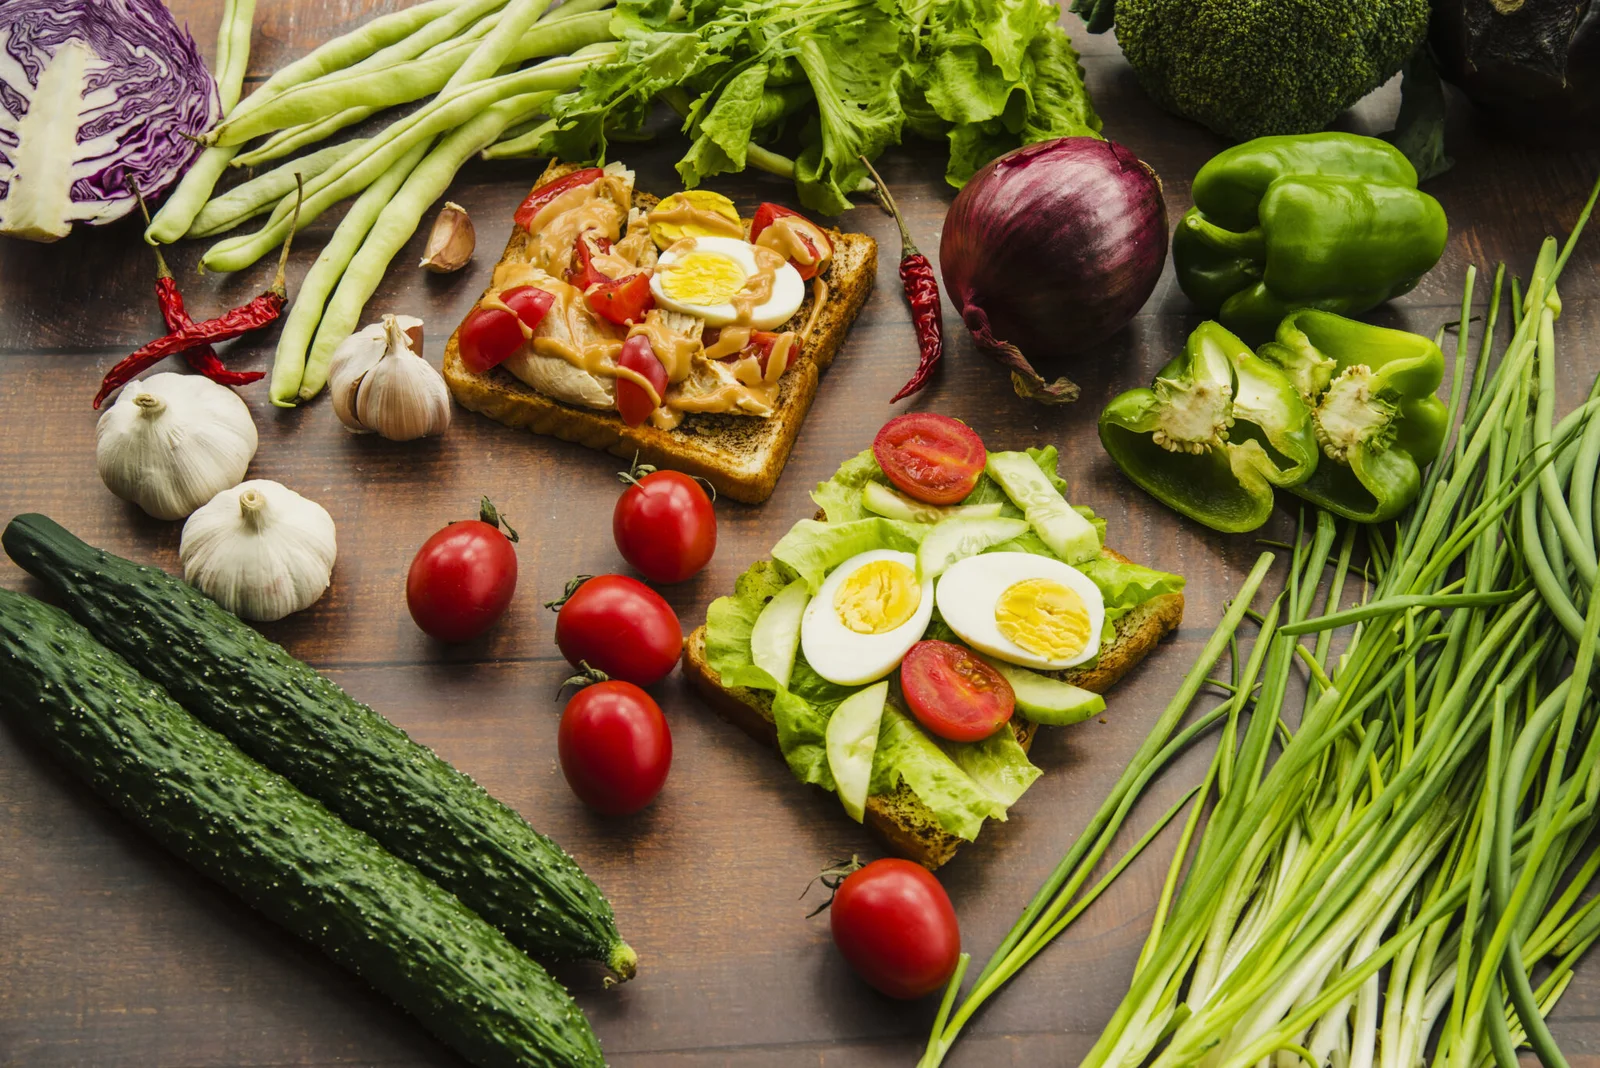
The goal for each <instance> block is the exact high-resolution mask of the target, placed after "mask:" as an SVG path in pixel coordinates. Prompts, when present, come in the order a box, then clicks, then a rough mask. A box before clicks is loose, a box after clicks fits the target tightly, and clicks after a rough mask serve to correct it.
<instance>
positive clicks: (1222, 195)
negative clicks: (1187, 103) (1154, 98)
mask: <svg viewBox="0 0 1600 1068" xmlns="http://www.w3.org/2000/svg"><path fill="white" fill-rule="evenodd" d="M1447 231H1448V228H1447V225H1446V223H1445V217H1444V209H1442V208H1441V207H1440V206H1439V202H1438V201H1437V200H1435V199H1433V198H1432V197H1431V196H1429V195H1428V194H1426V193H1423V192H1420V191H1419V190H1418V189H1417V172H1416V171H1415V169H1413V168H1412V166H1411V164H1410V163H1409V162H1408V161H1407V160H1406V158H1405V156H1403V155H1401V154H1400V152H1399V151H1398V150H1397V149H1396V148H1395V147H1394V146H1393V145H1390V144H1388V143H1387V142H1384V141H1379V140H1377V139H1376V138H1372V137H1360V136H1358V135H1356V134H1346V133H1317V134H1305V135H1299V136H1282V137H1258V138H1256V139H1255V140H1254V141H1246V142H1245V143H1244V144H1242V145H1236V146H1235V147H1233V148H1230V149H1228V150H1227V151H1225V152H1223V153H1221V154H1220V155H1217V156H1216V157H1214V158H1213V159H1212V160H1211V161H1210V162H1208V163H1207V164H1206V165H1205V166H1203V167H1201V168H1200V173H1199V174H1197V175H1196V176H1195V180H1194V207H1192V208H1190V209H1189V210H1188V211H1187V212H1185V213H1184V216H1183V218H1182V219H1181V220H1180V221H1179V223H1178V228H1177V232H1176V233H1174V234H1173V238H1172V260H1173V264H1174V266H1175V267H1176V268H1177V273H1178V285H1179V286H1180V287H1181V288H1182V289H1183V291H1184V293H1185V294H1187V295H1188V297H1189V299H1190V300H1192V301H1194V302H1195V304H1197V305H1199V307H1200V310H1201V311H1202V312H1204V313H1205V314H1207V315H1209V316H1213V317H1215V318H1216V319H1218V320H1220V321H1221V322H1222V323H1223V325H1225V326H1227V327H1228V328H1229V329H1231V330H1234V331H1235V332H1237V333H1238V334H1240V335H1241V336H1243V337H1245V338H1247V339H1249V340H1251V341H1257V342H1259V341H1263V340H1266V339H1267V338H1269V337H1271V335H1272V331H1273V330H1274V329H1275V328H1276V327H1277V325H1278V323H1279V322H1281V321H1282V320H1283V317H1284V316H1285V315H1287V314H1288V313H1289V312H1291V311H1294V310H1296V309H1298V308H1321V309H1323V310H1324V311H1331V312H1338V313H1340V314H1343V315H1357V314H1360V313H1361V312H1364V311H1368V310H1370V309H1372V308H1375V307H1377V306H1378V305H1379V304H1382V303H1383V302H1384V301H1386V300H1389V299H1390V298H1392V297H1397V296H1399V295H1401V294H1402V293H1405V292H1407V291H1409V290H1410V289H1411V288H1412V287H1413V286H1415V285H1416V284H1417V282H1418V280H1419V279H1421V277H1422V276H1423V275H1424V274H1426V273H1427V272H1428V271H1429V269H1431V268H1432V267H1433V265H1434V264H1436V263H1438V262H1439V257H1440V256H1441V255H1442V254H1443V253H1444V245H1445V237H1446V235H1447Z"/></svg>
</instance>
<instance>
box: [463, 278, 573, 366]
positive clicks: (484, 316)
mask: <svg viewBox="0 0 1600 1068" xmlns="http://www.w3.org/2000/svg"><path fill="white" fill-rule="evenodd" d="M555 301H556V298H555V294H554V293H550V292H548V291H547V290H543V289H540V288H539V287H538V286H516V287H514V288H512V289H508V290H506V291H505V292H503V293H501V294H500V303H501V304H504V305H505V306H506V307H507V308H510V309H511V312H515V313H516V314H515V315H512V314H511V312H507V311H505V310H504V309H503V308H482V307H480V308H474V309H473V310H472V314H470V315H468V316H467V321H466V322H464V323H462V324H461V334H460V336H459V337H458V338H457V339H456V344H457V347H458V348H459V349H460V352H461V362H462V363H464V364H466V365H467V368H468V369H469V370H472V371H477V372H479V373H480V374H481V373H483V372H484V371H487V370H488V369H489V368H491V367H494V366H496V365H497V364H501V363H504V362H505V361H506V360H507V359H508V358H510V356H511V354H512V353H513V352H516V351H517V349H519V348H521V347H522V343H523V341H525V340H526V338H524V336H523V333H522V327H521V326H519V325H517V320H518V319H520V320H522V323H523V325H525V326H527V328H528V329H529V330H537V329H538V328H539V324H540V323H542V322H544V317H545V316H546V315H548V314H549V313H550V308H551V306H552V305H553V304H555Z"/></svg>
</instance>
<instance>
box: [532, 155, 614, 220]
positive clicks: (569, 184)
mask: <svg viewBox="0 0 1600 1068" xmlns="http://www.w3.org/2000/svg"><path fill="white" fill-rule="evenodd" d="M604 175H605V172H604V171H602V170H601V169H600V168H599V167H584V168H583V169H582V170H576V171H573V172H572V173H571V174H568V175H563V176H562V177H560V178H557V179H556V180H555V181H553V182H546V183H545V184H544V185H541V186H540V187H539V188H537V189H535V190H534V191H533V192H531V193H529V194H528V198H527V199H526V200H524V201H523V202H522V204H521V205H520V206H519V207H518V208H517V212H516V214H515V215H513V216H512V218H513V219H515V220H516V223H517V225H518V226H520V227H522V228H523V229H524V230H526V229H527V228H528V227H529V226H531V225H532V224H533V220H534V218H535V217H536V216H537V215H538V214H539V212H540V211H541V210H542V209H543V208H544V206H545V205H546V204H548V203H550V202H551V201H552V200H554V199H555V198H556V197H558V196H560V195H561V194H562V193H565V192H566V191H567V190H569V189H577V188H578V187H579V186H583V185H589V184H590V183H591V182H596V181H598V180H599V179H600V178H601V177H603V176H604Z"/></svg>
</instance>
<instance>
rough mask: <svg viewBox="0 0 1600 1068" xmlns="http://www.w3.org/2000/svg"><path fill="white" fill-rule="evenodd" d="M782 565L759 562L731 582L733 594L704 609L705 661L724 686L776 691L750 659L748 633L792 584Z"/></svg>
mask: <svg viewBox="0 0 1600 1068" xmlns="http://www.w3.org/2000/svg"><path fill="white" fill-rule="evenodd" d="M793 579H794V576H793V575H792V574H790V573H788V572H786V571H785V569H784V567H783V565H782V564H780V563H777V562H776V561H773V560H761V561H758V562H757V563H756V564H754V565H752V566H751V568H750V569H749V570H748V571H746V572H745V573H744V574H742V575H740V576H739V580H738V581H737V582H736V583H734V587H733V595H732V596H730V597H719V598H717V599H716V600H715V601H712V602H711V606H710V607H709V608H707V609H706V662H707V663H708V664H710V665H711V669H712V670H713V671H715V672H716V673H717V675H718V676H719V677H721V679H722V682H723V684H724V685H726V686H750V687H754V688H756V689H761V690H776V689H777V688H778V687H777V683H776V682H775V681H774V680H773V678H772V676H771V675H768V674H767V673H766V672H765V671H762V670H761V669H760V668H758V667H756V665H755V662H754V661H753V660H751V658H750V632H751V631H753V630H754V629H755V625H756V618H757V617H758V616H760V615H761V610H762V609H763V608H765V607H766V606H767V602H768V601H770V600H772V598H773V597H775V596H776V595H777V593H778V591H779V590H781V589H783V588H784V587H785V586H787V585H788V584H789V583H790V582H791V581H793Z"/></svg>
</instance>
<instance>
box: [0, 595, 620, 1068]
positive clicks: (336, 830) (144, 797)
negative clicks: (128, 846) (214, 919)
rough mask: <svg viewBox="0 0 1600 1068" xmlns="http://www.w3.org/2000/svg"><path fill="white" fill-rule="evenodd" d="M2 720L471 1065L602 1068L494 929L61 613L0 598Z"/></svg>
mask: <svg viewBox="0 0 1600 1068" xmlns="http://www.w3.org/2000/svg"><path fill="white" fill-rule="evenodd" d="M0 709H4V710H5V712H6V713H7V715H8V716H9V718H10V719H12V720H13V721H14V722H16V723H17V724H18V725H20V726H21V727H22V728H24V729H25V730H27V731H28V732H29V733H31V734H33V735H35V736H36V737H38V738H39V739H40V740H41V741H42V742H43V743H44V744H45V746H46V747H47V748H48V749H49V750H50V751H51V752H53V753H54V754H55V755H56V756H57V757H59V758H60V759H61V760H62V761H63V762H64V763H66V765H67V766H68V767H69V768H71V769H72V771H73V772H74V773H75V774H77V775H78V776H79V777H80V778H82V779H84V780H85V781H86V782H87V783H88V784H89V785H90V786H91V787H93V789H94V791H95V792H96V793H98V794H99V795H100V796H101V797H103V798H105V799H106V800H107V801H109V802H111V804H112V805H114V806H115V807H116V808H118V809H119V810H121V811H122V813H123V814H124V815H126V816H128V817H129V818H130V819H132V820H133V821H134V822H135V823H137V824H139V825H140V826H142V827H143V828H145V830H147V831H149V832H150V833H151V834H153V835H155V836H156V838H158V839H160V841H161V843H162V844H163V845H165V846H166V847H167V848H168V849H170V850H172V851H173V852H174V853H176V854H178V856H180V857H182V858H183V859H184V860H186V861H188V862H189V863H190V864H192V865H194V866H195V867H196V868H198V869H200V871H202V872H204V873H205V874H206V875H209V876H210V877H211V878H213V879H215V880H216V881H217V882H219V883H221V884H222V885H223V886H226V887H227V888H228V889H229V890H232V891H233V892H234V893H236V894H238V895H239V896H240V897H242V898H244V900H245V901H247V902H249V903H250V904H251V905H253V906H255V907H256V908H257V909H260V910H261V911H262V912H264V913H266V914H267V915H268V916H269V917H271V918H272V919H274V920H276V921H277V922H278V923H280V924H282V925H283V926H285V927H287V928H288V929H289V930H291V931H293V932H294V933H295V934H297V935H300V936H301V937H302V938H305V939H307V940H309V941H311V942H312V943H314V944H316V945H318V946H320V947H321V948H322V949H324V950H326V951H327V953H328V955H329V956H331V957H333V959H334V960H336V961H338V962H339V963H340V964H342V965H344V966H345V967H347V968H349V969H350V970H351V971H353V972H355V973H356V974H357V975H359V976H361V977H362V978H363V979H365V980H367V982H369V983H371V984H372V985H373V986H374V987H376V988H377V989H378V990H380V991H382V992H383V993H384V994H387V995H388V996H389V997H391V998H393V999H394V1000H395V1001H397V1002H398V1003H399V1004H400V1005H401V1007H403V1008H405V1009H406V1010H408V1011H409V1012H411V1013H412V1014H413V1015H414V1016H416V1017H417V1018H418V1019H419V1020H421V1021H422V1022H423V1023H424V1024H425V1025H427V1027H428V1028H429V1029H430V1030H431V1031H433V1033H434V1034H436V1035H438V1036H439V1037H440V1038H441V1039H443V1040H444V1041H445V1042H447V1043H449V1044H450V1045H451V1046H453V1047H455V1049H456V1050H458V1051H459V1052H460V1053H462V1054H463V1055H465V1056H466V1057H467V1058H468V1059H470V1060H472V1061H473V1062H474V1063H476V1064H479V1065H485V1066H491V1068H499V1066H501V1065H505V1066H517V1068H528V1066H541V1068H542V1066H552V1068H554V1066H562V1068H574V1066H584V1068H587V1066H603V1065H604V1064H605V1060H604V1058H603V1057H602V1056H601V1054H600V1046H599V1044H598V1043H597V1042H596V1041H595V1037H594V1033H593V1032H592V1031H590V1030H589V1024H588V1021H586V1020H585V1019H584V1018H583V1013H582V1012H580V1011H579V1010H578V1007H577V1006H576V1005H575V1004H573V1002H572V999H571V998H570V997H568V996H567V992H566V991H565V990H563V989H562V988H561V985H560V984H559V983H557V982H556V981H555V980H554V979H552V978H550V976H549V975H548V974H547V973H546V972H545V970H544V969H543V968H541V967H540V966H539V965H538V964H535V963H534V962H533V961H532V960H531V959H529V958H528V957H527V956H526V955H524V954H523V953H522V951H521V950H519V949H517V947H516V946H514V945H512V944H511V943H510V942H509V941H507V939H506V937H505V936H504V935H502V934H501V933H500V932H499V931H497V930H495V929H494V928H493V927H490V926H489V925H488V924H487V923H485V922H484V921H483V920H482V919H480V918H479V917H478V916H477V915H476V914H475V913H473V912H472V910H470V909H468V908H467V907H466V906H465V905H463V904H462V903H461V902H460V901H459V900H458V899H457V898H455V897H454V896H453V895H451V894H450V893H448V892H447V891H445V890H444V889H442V888H441V887H440V886H439V885H438V884H436V883H434V882H433V881H432V880H430V879H428V878H427V877H426V876H424V875H423V874H422V873H421V872H419V871H417V869H416V868H414V867H412V866H411V865H410V864H407V863H406V862H405V861H403V860H400V859H399V858H397V857H395V856H394V855H393V854H391V853H389V852H388V851H386V850H385V849H384V848H383V847H382V846H380V845H379V844H378V843H377V842H375V841H374V840H373V839H372V838H371V836H369V835H366V834H363V833H362V832H361V831H358V830H356V829H355V828H354V827H351V826H350V825H348V824H346V823H344V822H343V821H342V820H340V819H339V818H338V817H337V816H335V815H334V814H333V813H331V812H329V811H328V810H327V808H325V807H324V806H323V805H322V804H321V803H319V802H317V801H316V800H314V799H312V798H309V797H307V796H306V795H305V794H303V793H301V792H300V791H299V790H297V789H295V787H294V785H293V784H292V783H290V782H289V781H288V780H287V779H285V778H284V777H283V776H281V775H279V774H277V773H276V772H273V771H270V770H269V769H267V768H264V767H262V766H261V765H260V764H258V763H256V762H255V761H254V760H251V759H250V758H249V757H248V756H246V755H245V754H244V753H243V752H241V751H240V750H239V748H238V747H237V746H235V745H234V744H233V743H232V742H230V741H228V739H226V738H224V737H223V736H222V735H220V734H218V733H217V732H215V731H213V730H211V729H210V728H208V727H207V726H206V725H205V724H203V723H201V722H200V721H199V720H197V719H195V718H194V717H193V716H191V715H190V714H189V713H188V712H185V711H184V710H183V709H182V708H180V707H179V706H178V705H177V704H176V703H175V702H174V701H173V700H172V698H170V697H169V696H167V694H166V692H165V691H164V690H162V689H161V687H159V686H157V685H155V684H154V683H152V682H150V681H149V680H148V679H145V678H144V677H143V676H141V675H140V674H139V673H138V672H137V671H135V670H134V669H133V668H132V667H131V666H130V665H129V664H128V662H127V661H125V660H123V659H122V657H120V656H118V655H117V654H116V653H114V652H112V651H111V650H109V649H106V648H105V647H103V646H101V645H100V644H99V643H98V642H96V641H95V640H94V637H93V636H92V635H91V634H90V633H89V632H88V631H87V630H85V629H84V628H83V627H81V626H79V625H78V624H77V623H75V622H73V620H72V619H71V618H70V617H68V616H67V614H66V613H64V612H62V611H60V610H59V609H56V608H52V607H50V606H49V605H44V604H40V603H39V602H38V601H35V600H34V599H33V598H31V597H25V596H23V595H22V594H20V593H13V592H12V591H10V590H4V589H0Z"/></svg>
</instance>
